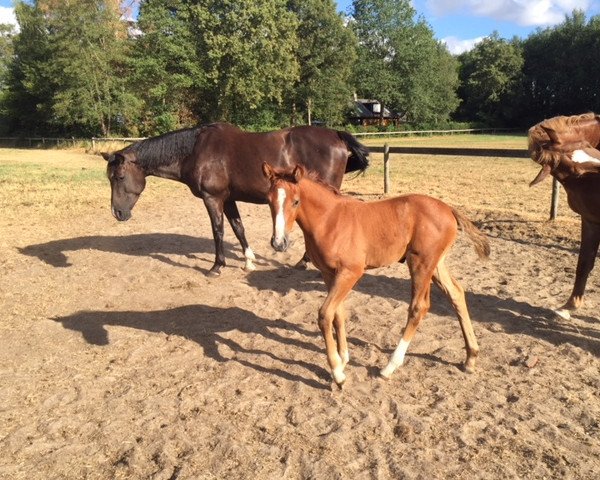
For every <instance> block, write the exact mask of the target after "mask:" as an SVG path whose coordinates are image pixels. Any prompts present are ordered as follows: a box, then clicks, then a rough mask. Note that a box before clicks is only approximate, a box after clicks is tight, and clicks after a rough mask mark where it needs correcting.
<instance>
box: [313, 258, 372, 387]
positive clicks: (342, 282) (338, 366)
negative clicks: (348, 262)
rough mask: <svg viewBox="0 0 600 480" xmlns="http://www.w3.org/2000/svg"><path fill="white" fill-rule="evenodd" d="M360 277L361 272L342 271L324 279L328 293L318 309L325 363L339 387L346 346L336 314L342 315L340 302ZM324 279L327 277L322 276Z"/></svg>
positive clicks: (345, 359) (343, 376) (338, 317)
mask: <svg viewBox="0 0 600 480" xmlns="http://www.w3.org/2000/svg"><path fill="white" fill-rule="evenodd" d="M361 275H362V272H360V273H355V272H352V271H350V270H342V271H341V272H338V274H337V275H336V276H335V278H333V279H332V280H329V278H326V284H327V286H328V290H329V293H328V294H327V298H326V299H325V303H323V305H322V306H321V308H320V309H319V329H320V330H321V333H322V334H323V338H324V339H325V348H326V350H327V362H328V363H329V368H330V369H331V375H332V376H333V380H334V381H335V383H336V384H337V385H338V386H339V387H341V386H342V385H343V384H344V382H345V381H346V375H345V374H344V367H345V365H346V363H347V361H348V346H347V343H346V329H345V325H344V322H343V321H341V320H344V321H345V318H344V317H340V316H338V312H340V311H341V312H342V315H343V306H342V302H343V301H344V299H345V298H346V296H347V295H348V293H349V292H350V290H352V287H354V285H355V284H356V282H357V281H358V279H359V278H360V277H361ZM324 277H327V276H326V275H324ZM340 308H341V310H340ZM336 316H337V319H336ZM334 322H335V328H336V333H337V342H336V341H335V339H334V337H333V327H334ZM344 352H345V353H344ZM340 353H341V355H340ZM344 357H345V358H344Z"/></svg>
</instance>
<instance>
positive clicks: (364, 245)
mask: <svg viewBox="0 0 600 480" xmlns="http://www.w3.org/2000/svg"><path fill="white" fill-rule="evenodd" d="M263 172H264V174H265V177H266V178H268V179H269V182H270V185H271V188H270V190H269V206H270V207H271V214H272V216H273V237H272V239H271V245H272V247H273V248H274V249H275V250H277V251H283V250H285V249H286V248H287V247H288V233H289V231H290V230H291V229H292V226H293V224H294V222H298V225H299V226H300V228H301V229H302V232H303V233H304V242H305V244H306V250H307V252H308V255H309V256H310V259H311V261H312V262H313V263H314V264H315V266H316V267H317V268H318V269H319V270H320V271H321V274H322V275H323V280H324V281H325V284H326V286H327V290H328V294H327V298H326V299H325V303H324V304H323V305H322V306H321V308H320V309H319V317H318V319H319V328H320V330H321V332H322V334H323V337H324V338H325V345H326V349H327V360H328V363H329V367H330V368H331V372H332V376H333V379H334V381H335V382H336V383H337V384H338V385H339V386H341V385H342V384H343V383H344V381H345V379H346V376H345V374H344V367H345V366H346V364H347V363H348V360H349V354H348V344H347V341H346V327H345V323H346V318H347V314H346V312H345V310H344V306H343V301H344V299H345V298H346V296H347V295H348V293H349V292H350V290H352V288H353V287H354V285H355V284H356V282H357V281H358V280H359V279H360V277H361V276H362V275H363V273H364V271H365V270H366V269H369V268H376V267H381V266H386V265H390V264H392V263H395V262H403V261H406V263H407V264H408V268H409V271H410V276H411V281H412V298H411V301H410V306H409V309H408V321H407V324H406V327H405V328H404V333H403V335H402V340H401V341H400V343H399V345H398V347H397V348H396V350H395V351H394V353H393V355H392V357H391V359H390V361H389V363H388V365H387V366H386V367H385V368H384V369H383V370H382V371H381V375H382V376H383V377H385V378H388V377H390V376H391V375H392V373H393V372H394V370H395V369H396V368H397V367H398V366H400V365H402V363H403V362H404V355H405V353H406V350H407V348H408V345H409V343H410V341H411V339H412V337H413V335H414V334H415V331H416V329H417V326H418V325H419V322H420V321H421V319H422V318H423V317H424V316H425V314H426V313H427V311H428V310H429V306H430V289H431V280H432V279H433V281H434V282H435V283H436V285H438V287H440V289H441V290H442V291H443V292H444V293H445V294H446V296H447V297H448V298H449V299H450V302H451V303H452V306H453V308H454V310H455V312H456V314H457V316H458V320H459V322H460V326H461V329H462V333H463V336H464V339H465V344H466V347H467V360H466V362H465V370H466V371H468V372H470V371H473V369H474V366H475V359H476V357H477V355H478V353H479V347H478V346H477V340H476V338H475V334H474V333H473V327H472V326H471V320H470V317H469V312H468V310H467V305H466V302H465V294H464V290H463V289H462V287H461V286H460V285H459V284H458V282H457V281H456V280H455V279H454V278H453V277H452V275H451V274H450V272H449V271H448V269H447V267H446V265H445V262H444V260H445V257H446V254H447V253H448V251H449V250H450V247H451V246H452V244H453V243H454V240H455V238H456V235H457V230H458V228H461V229H462V230H463V231H465V232H466V233H467V235H468V236H469V238H470V239H471V241H472V242H473V244H474V245H475V250H476V251H477V253H478V254H479V256H480V257H487V256H489V252H490V247H489V243H488V240H487V238H486V237H485V235H484V234H483V233H481V232H480V231H479V230H478V229H477V228H476V227H475V226H474V225H473V224H472V223H471V222H470V221H469V220H468V219H467V218H466V217H465V216H464V215H462V214H461V213H459V212H457V211H456V210H455V209H453V208H451V207H449V206H448V205H446V204H445V203H443V202H441V201H440V200H436V199H434V198H431V197H428V196H425V195H404V196H401V197H396V198H391V199H387V200H380V201H375V202H362V201H359V200H356V199H353V198H351V197H347V196H343V195H341V194H339V192H338V191H336V190H334V189H332V188H331V187H330V186H327V185H325V184H323V183H322V182H320V181H318V180H317V178H318V177H316V176H315V175H314V174H313V173H312V172H309V173H306V172H305V169H304V168H303V167H302V166H296V167H294V168H293V169H286V170H281V169H274V168H272V167H271V166H270V165H269V164H267V163H264V164H263ZM333 330H335V334H336V340H337V342H336V341H335V340H334V336H333Z"/></svg>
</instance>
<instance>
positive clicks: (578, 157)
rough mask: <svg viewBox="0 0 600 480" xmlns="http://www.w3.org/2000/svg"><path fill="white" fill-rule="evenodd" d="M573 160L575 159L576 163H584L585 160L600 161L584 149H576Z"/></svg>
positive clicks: (572, 156)
mask: <svg viewBox="0 0 600 480" xmlns="http://www.w3.org/2000/svg"><path fill="white" fill-rule="evenodd" d="M571 160H573V161H574V162H575V163H584V162H594V163H600V160H598V159H597V158H594V157H592V156H590V155H588V154H587V153H585V152H584V151H583V150H574V151H573V155H571Z"/></svg>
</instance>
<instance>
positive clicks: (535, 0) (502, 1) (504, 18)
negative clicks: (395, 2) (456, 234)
mask: <svg viewBox="0 0 600 480" xmlns="http://www.w3.org/2000/svg"><path fill="white" fill-rule="evenodd" d="M412 2H413V6H414V7H415V10H416V11H417V14H418V15H420V16H422V17H423V18H424V19H425V21H427V23H429V25H430V26H431V27H432V29H433V31H434V33H435V36H436V38H437V39H438V40H442V41H443V42H445V43H446V44H447V45H448V48H449V49H450V51H451V52H452V53H460V52H461V51H464V50H468V49H470V48H472V46H473V45H474V44H475V43H476V42H477V41H478V40H481V39H482V38H484V37H486V36H488V35H490V34H491V33H492V32H493V31H494V30H496V31H498V33H499V34H500V36H501V37H503V38H512V37H513V36H515V35H516V36H518V37H521V38H526V37H527V36H528V35H529V34H530V33H531V32H533V31H534V30H535V29H536V28H538V27H541V28H544V27H548V26H552V25H556V24H557V23H560V22H562V21H563V20H564V17H565V14H570V13H571V12H572V11H573V9H580V10H583V11H584V12H586V14H587V16H588V18H589V17H591V16H593V15H600V0H412ZM12 4H13V2H12V0H0V23H8V22H11V21H13V20H11V19H12V18H14V17H13V16H12ZM337 5H338V10H339V11H341V12H345V13H347V12H348V9H349V7H350V6H351V5H352V0H337Z"/></svg>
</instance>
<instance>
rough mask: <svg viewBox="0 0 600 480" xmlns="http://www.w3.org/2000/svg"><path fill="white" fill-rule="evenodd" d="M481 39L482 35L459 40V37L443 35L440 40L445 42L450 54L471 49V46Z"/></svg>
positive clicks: (457, 53)
mask: <svg viewBox="0 0 600 480" xmlns="http://www.w3.org/2000/svg"><path fill="white" fill-rule="evenodd" d="M483 39H484V37H477V38H473V39H470V40H461V39H460V38H456V37H445V38H442V42H443V43H445V44H446V46H447V47H448V50H449V51H450V53H451V54H452V55H459V54H461V53H463V52H468V51H469V50H472V49H473V47H474V46H475V45H477V44H478V43H479V42H481V41H482V40H483Z"/></svg>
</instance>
